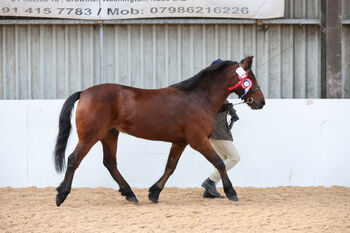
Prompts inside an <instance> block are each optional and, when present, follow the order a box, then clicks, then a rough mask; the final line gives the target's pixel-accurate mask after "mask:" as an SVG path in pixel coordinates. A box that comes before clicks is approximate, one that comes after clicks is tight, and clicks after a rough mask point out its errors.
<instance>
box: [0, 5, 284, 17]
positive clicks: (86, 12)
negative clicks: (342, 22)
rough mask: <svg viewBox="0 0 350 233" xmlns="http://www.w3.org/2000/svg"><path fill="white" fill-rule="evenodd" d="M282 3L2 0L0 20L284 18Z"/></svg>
mask: <svg viewBox="0 0 350 233" xmlns="http://www.w3.org/2000/svg"><path fill="white" fill-rule="evenodd" d="M283 15H284V0H254V1H253V0H215V1H213V0H1V1H0V16H21V17H48V18H69V19H89V20H110V19H132V18H173V17H190V18H194V17H202V18H250V19H266V18H277V17H283Z"/></svg>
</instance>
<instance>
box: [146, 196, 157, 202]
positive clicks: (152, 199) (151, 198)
mask: <svg viewBox="0 0 350 233" xmlns="http://www.w3.org/2000/svg"><path fill="white" fill-rule="evenodd" d="M148 198H149V199H150V200H151V201H152V202H153V203H158V198H156V197H155V196H153V195H151V194H149V195H148Z"/></svg>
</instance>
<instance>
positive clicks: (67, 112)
mask: <svg viewBox="0 0 350 233" xmlns="http://www.w3.org/2000/svg"><path fill="white" fill-rule="evenodd" d="M80 93H81V91H78V92H76V93H74V94H73V95H71V96H69V97H68V99H67V100H66V101H65V102H64V104H63V107H62V110H61V113H60V119H59V124H58V125H59V126H58V128H59V130H58V136H57V139H56V146H55V152H54V160H55V168H56V171H57V172H62V171H63V169H64V164H65V162H64V161H65V151H66V147H67V142H68V137H69V134H70V130H71V128H72V125H71V123H70V118H71V115H72V109H73V108H74V103H75V101H77V100H78V99H79V98H80Z"/></svg>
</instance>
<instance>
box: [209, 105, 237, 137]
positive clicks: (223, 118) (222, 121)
mask: <svg viewBox="0 0 350 233" xmlns="http://www.w3.org/2000/svg"><path fill="white" fill-rule="evenodd" d="M227 115H230V116H231V119H230V123H228V122H227ZM238 119H239V118H238V116H237V114H236V110H235V109H234V108H233V105H232V104H231V103H229V102H228V101H226V102H225V103H224V104H223V105H222V107H221V109H220V110H219V112H218V113H217V114H216V118H215V125H214V131H213V133H212V134H211V136H210V138H212V139H216V140H229V141H233V138H232V134H231V128H232V125H233V123H234V122H235V121H237V120H238Z"/></svg>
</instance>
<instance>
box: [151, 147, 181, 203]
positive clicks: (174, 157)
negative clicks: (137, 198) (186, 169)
mask: <svg viewBox="0 0 350 233" xmlns="http://www.w3.org/2000/svg"><path fill="white" fill-rule="evenodd" d="M186 146H187V144H186V143H173V145H172V146H171V149H170V153H169V157H168V162H167V164H166V167H165V171H164V174H163V176H162V177H161V178H160V179H159V180H158V181H157V182H156V183H155V184H154V185H152V187H150V188H149V194H148V198H149V199H150V200H151V201H152V202H153V203H158V198H159V194H160V192H161V191H162V189H163V188H164V185H165V183H166V181H167V180H168V178H169V177H170V176H171V174H173V172H174V170H175V168H176V165H177V162H178V161H179V158H180V157H181V154H182V152H183V151H184V149H185V147H186Z"/></svg>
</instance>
